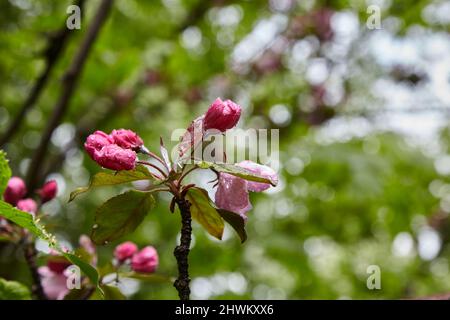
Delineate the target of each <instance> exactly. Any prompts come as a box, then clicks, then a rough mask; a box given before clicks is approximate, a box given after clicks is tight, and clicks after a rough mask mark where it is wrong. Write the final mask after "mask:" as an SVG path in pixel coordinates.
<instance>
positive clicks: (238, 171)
mask: <svg viewBox="0 0 450 320" xmlns="http://www.w3.org/2000/svg"><path fill="white" fill-rule="evenodd" d="M197 165H198V166H199V167H200V168H201V169H214V170H216V171H218V172H223V173H228V174H231V175H233V176H236V177H239V178H242V179H245V180H248V181H255V182H263V183H270V184H271V185H272V186H276V185H277V181H274V180H272V179H268V178H267V177H263V176H261V175H259V174H256V173H253V172H250V171H249V170H247V169H244V168H241V167H239V166H236V165H234V164H227V163H213V162H207V161H200V162H197Z"/></svg>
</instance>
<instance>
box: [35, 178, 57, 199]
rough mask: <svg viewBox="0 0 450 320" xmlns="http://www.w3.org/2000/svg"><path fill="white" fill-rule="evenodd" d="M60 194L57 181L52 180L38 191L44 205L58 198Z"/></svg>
mask: <svg viewBox="0 0 450 320" xmlns="http://www.w3.org/2000/svg"><path fill="white" fill-rule="evenodd" d="M57 193H58V185H57V184H56V181H55V180H50V181H48V182H46V183H45V184H44V185H43V186H42V188H41V189H40V190H38V194H39V196H40V197H41V201H42V203H45V202H48V201H50V200H52V199H53V198H54V197H56V194H57Z"/></svg>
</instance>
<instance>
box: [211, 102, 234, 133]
mask: <svg viewBox="0 0 450 320" xmlns="http://www.w3.org/2000/svg"><path fill="white" fill-rule="evenodd" d="M240 117H241V107H240V106H239V105H238V104H236V103H234V102H233V101H231V100H225V101H222V100H221V99H220V98H217V99H216V100H215V101H214V102H213V103H212V104H211V106H210V107H209V109H208V111H206V114H205V118H204V120H203V126H204V129H205V130H209V129H216V130H219V131H222V132H224V131H226V130H228V129H231V128H233V127H234V126H235V125H236V124H237V123H238V121H239V118H240Z"/></svg>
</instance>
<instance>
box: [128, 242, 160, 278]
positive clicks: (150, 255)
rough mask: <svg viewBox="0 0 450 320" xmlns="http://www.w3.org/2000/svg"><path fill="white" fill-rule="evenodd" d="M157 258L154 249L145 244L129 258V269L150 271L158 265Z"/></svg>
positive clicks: (153, 270)
mask: <svg viewBox="0 0 450 320" xmlns="http://www.w3.org/2000/svg"><path fill="white" fill-rule="evenodd" d="M158 263H159V258H158V252H156V249H155V248H153V247H151V246H147V247H145V248H143V249H142V250H141V251H139V252H138V253H136V254H135V255H134V256H133V257H132V258H131V269H133V271H136V272H142V273H152V272H155V270H156V267H157V266H158Z"/></svg>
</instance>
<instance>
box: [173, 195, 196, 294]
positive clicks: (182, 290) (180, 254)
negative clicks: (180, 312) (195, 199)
mask: <svg viewBox="0 0 450 320" xmlns="http://www.w3.org/2000/svg"><path fill="white" fill-rule="evenodd" d="M175 201H176V203H177V205H178V208H180V214H181V236H180V245H178V246H176V247H175V250H174V252H173V254H174V256H175V258H176V259H177V265H178V278H177V279H176V280H175V282H174V284H173V286H174V287H175V288H176V289H177V291H178V296H179V297H180V300H183V301H185V300H189V295H190V293H191V291H190V288H189V282H190V281H191V279H189V263H188V256H189V250H190V249H189V248H190V246H191V233H192V226H191V221H192V220H191V209H190V207H191V204H190V203H189V202H188V201H187V200H186V199H184V198H176V200H175Z"/></svg>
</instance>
